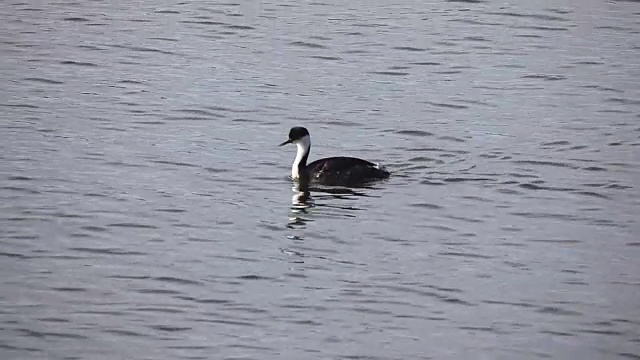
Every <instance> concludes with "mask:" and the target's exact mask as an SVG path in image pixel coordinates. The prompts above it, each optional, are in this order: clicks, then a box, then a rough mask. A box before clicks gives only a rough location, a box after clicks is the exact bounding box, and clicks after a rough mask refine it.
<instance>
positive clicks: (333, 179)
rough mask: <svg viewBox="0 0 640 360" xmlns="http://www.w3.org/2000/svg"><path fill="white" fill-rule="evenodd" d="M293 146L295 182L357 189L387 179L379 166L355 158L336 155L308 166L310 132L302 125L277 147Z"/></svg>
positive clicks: (292, 169) (292, 170)
mask: <svg viewBox="0 0 640 360" xmlns="http://www.w3.org/2000/svg"><path fill="white" fill-rule="evenodd" d="M287 144H295V145H296V147H297V148H298V152H297V154H296V158H295V160H294V161H293V165H292V166H291V178H293V179H294V180H300V181H306V182H315V183H318V184H321V185H333V186H335V185H338V186H357V185H362V184H365V183H368V182H371V181H374V180H379V179H384V178H387V177H389V175H390V173H389V172H388V171H387V170H385V169H384V168H382V167H380V166H379V165H378V164H374V163H372V162H369V161H367V160H362V159H358V158H354V157H346V156H337V157H329V158H324V159H319V160H316V161H314V162H312V163H310V164H308V165H307V159H308V158H309V152H310V150H311V136H310V135H309V131H308V130H307V129H306V128H304V127H301V126H296V127H292V128H291V130H290V131H289V139H288V140H287V141H285V142H283V143H282V144H280V146H283V145H287Z"/></svg>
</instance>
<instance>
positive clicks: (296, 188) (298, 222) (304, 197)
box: [288, 181, 313, 228]
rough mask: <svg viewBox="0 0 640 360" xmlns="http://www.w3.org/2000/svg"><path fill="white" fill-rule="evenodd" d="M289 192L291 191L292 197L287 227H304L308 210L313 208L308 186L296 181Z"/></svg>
mask: <svg viewBox="0 0 640 360" xmlns="http://www.w3.org/2000/svg"><path fill="white" fill-rule="evenodd" d="M291 190H293V197H292V198H291V209H290V211H289V224H288V227H289V228H299V227H305V225H306V224H307V221H308V220H307V219H306V215H307V214H308V211H309V209H310V208H312V207H313V199H312V198H311V191H310V190H309V184H307V183H304V182H299V181H296V182H295V183H294V185H293V188H292V189H291Z"/></svg>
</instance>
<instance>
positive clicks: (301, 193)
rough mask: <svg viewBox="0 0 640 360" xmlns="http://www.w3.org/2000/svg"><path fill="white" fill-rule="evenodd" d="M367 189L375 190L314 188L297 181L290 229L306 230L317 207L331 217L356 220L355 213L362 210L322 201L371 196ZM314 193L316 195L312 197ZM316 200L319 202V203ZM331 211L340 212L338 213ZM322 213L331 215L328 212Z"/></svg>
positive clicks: (363, 188)
mask: <svg viewBox="0 0 640 360" xmlns="http://www.w3.org/2000/svg"><path fill="white" fill-rule="evenodd" d="M365 189H373V187H361V188H343V187H324V186H322V187H312V186H310V185H309V183H307V182H301V181H295V182H294V185H293V188H292V190H293V197H292V198H291V208H290V211H289V223H288V227H289V228H304V227H305V226H306V224H307V223H308V222H309V221H313V220H311V219H310V215H312V214H313V211H312V209H313V208H316V207H318V208H324V209H327V210H328V211H329V213H330V214H331V216H335V215H336V214H340V215H339V216H341V217H345V218H355V217H356V215H355V214H354V212H355V211H358V210H361V209H360V208H358V207H354V206H345V205H343V204H337V203H336V202H327V201H322V200H353V199H354V197H366V196H371V195H368V194H367V193H365V192H364V190H365ZM312 192H313V193H315V194H316V195H315V196H311V193H312ZM315 200H319V202H316V201H315ZM329 209H334V210H338V213H336V212H335V211H331V210H329ZM344 210H346V211H344ZM322 213H324V215H327V214H329V213H327V212H326V211H323V212H322Z"/></svg>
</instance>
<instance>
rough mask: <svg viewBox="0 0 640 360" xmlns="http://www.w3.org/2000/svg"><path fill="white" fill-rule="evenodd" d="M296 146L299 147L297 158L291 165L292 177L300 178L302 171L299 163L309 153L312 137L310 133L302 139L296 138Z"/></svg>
mask: <svg viewBox="0 0 640 360" xmlns="http://www.w3.org/2000/svg"><path fill="white" fill-rule="evenodd" d="M295 144H296V147H297V148H298V153H297V154H296V159H295V160H293V165H292V166H291V177H292V178H294V179H299V178H300V172H299V171H298V165H299V164H300V162H301V161H302V158H303V157H304V156H305V155H306V154H307V153H309V148H310V147H311V138H310V137H309V135H306V136H305V137H303V138H301V139H300V140H296V142H295Z"/></svg>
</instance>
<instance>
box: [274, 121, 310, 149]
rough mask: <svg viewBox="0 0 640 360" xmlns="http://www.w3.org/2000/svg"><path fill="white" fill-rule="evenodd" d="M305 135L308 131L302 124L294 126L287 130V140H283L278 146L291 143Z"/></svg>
mask: <svg viewBox="0 0 640 360" xmlns="http://www.w3.org/2000/svg"><path fill="white" fill-rule="evenodd" d="M307 135H309V131H308V130H307V129H306V128H303V127H302V126H294V127H292V128H291V130H289V140H287V141H285V142H283V143H282V144H280V146H282V145H287V144H291V143H292V142H294V141H296V140H300V139H302V138H303V137H305V136H307Z"/></svg>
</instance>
